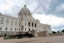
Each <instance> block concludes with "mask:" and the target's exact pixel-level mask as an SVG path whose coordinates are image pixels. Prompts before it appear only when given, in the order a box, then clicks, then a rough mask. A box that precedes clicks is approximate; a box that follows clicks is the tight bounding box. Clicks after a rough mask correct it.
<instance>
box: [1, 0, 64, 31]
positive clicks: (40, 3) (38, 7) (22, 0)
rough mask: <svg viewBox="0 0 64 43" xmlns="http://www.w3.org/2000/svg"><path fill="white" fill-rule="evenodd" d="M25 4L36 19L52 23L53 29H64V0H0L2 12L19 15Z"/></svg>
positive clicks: (44, 22)
mask: <svg viewBox="0 0 64 43" xmlns="http://www.w3.org/2000/svg"><path fill="white" fill-rule="evenodd" d="M24 5H27V8H28V9H29V10H30V11H31V13H32V16H33V17H34V18H35V19H38V20H40V22H41V23H43V24H49V25H51V28H52V31H60V30H62V29H64V0H0V12H1V13H2V14H4V15H9V16H14V17H18V12H19V11H20V9H22V7H23V6H24Z"/></svg>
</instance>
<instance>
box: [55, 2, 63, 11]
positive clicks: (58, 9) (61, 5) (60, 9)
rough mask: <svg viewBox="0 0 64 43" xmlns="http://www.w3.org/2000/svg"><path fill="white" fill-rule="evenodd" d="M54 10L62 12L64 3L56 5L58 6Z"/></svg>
mask: <svg viewBox="0 0 64 43" xmlns="http://www.w3.org/2000/svg"><path fill="white" fill-rule="evenodd" d="M56 10H57V11H62V10H64V3H62V4H60V5H58V6H57V7H56Z"/></svg>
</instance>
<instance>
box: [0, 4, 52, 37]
mask: <svg viewBox="0 0 64 43" xmlns="http://www.w3.org/2000/svg"><path fill="white" fill-rule="evenodd" d="M2 22H3V23H2ZM33 31H34V32H33ZM19 32H20V33H21V34H23V33H26V32H28V33H31V34H33V35H34V36H36V37H37V36H38V34H39V33H44V34H46V35H47V34H49V33H51V26H50V25H47V24H41V23H40V21H39V20H36V19H34V18H33V17H32V14H31V12H30V10H29V9H28V8H27V7H26V5H24V7H23V8H22V9H21V10H20V12H19V13H18V18H16V17H11V16H7V15H2V14H1V13H0V34H8V35H16V34H19Z"/></svg>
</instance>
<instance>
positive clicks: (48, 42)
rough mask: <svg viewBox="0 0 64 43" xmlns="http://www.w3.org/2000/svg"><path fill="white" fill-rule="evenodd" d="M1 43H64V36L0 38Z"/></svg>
mask: <svg viewBox="0 0 64 43" xmlns="http://www.w3.org/2000/svg"><path fill="white" fill-rule="evenodd" d="M0 43H64V36H51V37H39V38H22V39H7V40H4V39H3V38H0Z"/></svg>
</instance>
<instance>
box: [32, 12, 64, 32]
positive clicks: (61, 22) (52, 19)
mask: <svg viewBox="0 0 64 43" xmlns="http://www.w3.org/2000/svg"><path fill="white" fill-rule="evenodd" d="M32 16H33V17H34V18H35V19H38V20H40V22H41V23H42V24H49V25H51V28H52V31H59V30H60V31H61V30H62V29H63V28H64V18H60V17H57V16H54V15H52V14H49V15H47V14H45V13H43V14H34V15H32Z"/></svg>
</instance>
